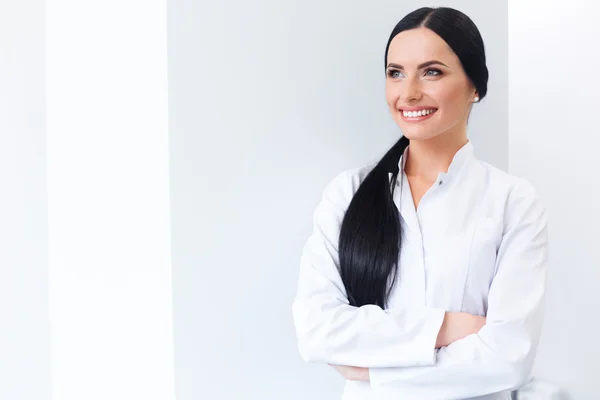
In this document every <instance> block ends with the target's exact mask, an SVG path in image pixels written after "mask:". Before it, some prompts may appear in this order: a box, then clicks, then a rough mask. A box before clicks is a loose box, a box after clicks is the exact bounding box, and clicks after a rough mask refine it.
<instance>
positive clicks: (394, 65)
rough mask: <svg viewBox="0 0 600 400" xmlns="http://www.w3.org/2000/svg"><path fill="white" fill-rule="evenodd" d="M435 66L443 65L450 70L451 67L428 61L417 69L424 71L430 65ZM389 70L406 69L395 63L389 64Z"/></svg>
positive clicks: (435, 61) (439, 62)
mask: <svg viewBox="0 0 600 400" xmlns="http://www.w3.org/2000/svg"><path fill="white" fill-rule="evenodd" d="M435 64H439V65H443V66H444V67H446V68H450V67H448V66H447V65H446V64H444V63H443V62H441V61H437V60H431V61H427V62H424V63H422V64H419V65H418V67H417V69H422V68H425V67H429V66H430V65H435ZM388 68H397V69H404V67H403V66H402V65H400V64H394V63H389V64H388Z"/></svg>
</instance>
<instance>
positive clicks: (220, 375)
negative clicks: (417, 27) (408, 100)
mask: <svg viewBox="0 0 600 400" xmlns="http://www.w3.org/2000/svg"><path fill="white" fill-rule="evenodd" d="M590 4H591V1H584V0H574V1H572V2H570V3H569V7H565V5H564V3H558V2H557V3H548V2H543V3H542V2H541V1H535V0H530V1H518V2H517V1H512V2H510V4H509V7H508V8H507V6H506V3H505V2H491V3H490V2H488V3H485V4H483V3H482V2H476V1H460V2H459V1H452V2H449V3H446V4H445V5H450V6H453V7H456V8H459V9H461V10H463V11H464V12H466V13H467V14H468V15H469V16H471V17H472V19H473V20H474V21H475V22H476V24H477V25H478V27H479V28H480V30H481V32H482V34H483V37H484V41H485V43H486V50H487V55H488V64H489V68H490V85H489V93H488V97H487V98H486V99H485V100H484V101H483V102H482V103H481V104H479V105H477V107H476V108H475V110H474V112H473V114H472V117H471V124H470V127H469V134H470V137H471V139H472V140H473V142H474V144H475V148H476V151H477V154H478V156H479V157H481V158H482V159H484V160H486V161H489V162H491V163H492V164H494V165H497V166H499V167H501V168H508V169H509V170H510V171H511V172H513V173H515V174H517V175H521V176H524V177H526V178H527V179H529V180H530V181H531V182H532V183H533V184H534V185H535V186H536V187H537V188H538V189H539V191H540V193H541V194H542V196H543V198H544V199H545V200H546V203H547V204H548V207H549V211H550V217H551V229H550V235H551V246H552V247H551V254H550V275H549V292H548V312H547V318H546V325H545V330H544V334H543V337H542V344H541V348H540V354H539V357H538V362H537V364H536V367H535V373H536V375H537V376H538V377H542V378H545V379H547V380H549V381H550V382H552V383H555V384H557V385H559V386H561V387H563V388H565V389H567V390H568V391H569V393H570V395H571V398H572V399H584V400H585V399H589V400H594V399H597V398H598V397H600V386H599V385H597V384H596V382H595V379H596V375H597V368H596V367H595V360H596V359H598V356H599V354H598V353H599V352H600V351H599V350H598V349H597V348H596V346H595V343H596V338H597V336H598V332H599V331H600V329H599V328H598V325H597V323H596V321H595V315H596V314H597V312H596V311H597V309H598V305H599V303H600V301H599V300H598V296H597V295H596V293H597V292H598V289H597V286H598V282H599V281H600V279H599V278H600V276H599V273H598V265H599V262H598V261H599V258H600V256H598V253H597V252H596V251H594V245H595V244H596V243H595V240H594V239H595V238H598V237H600V228H599V227H600V221H599V219H600V216H599V214H600V212H599V211H598V206H597V204H598V200H600V199H599V195H598V191H597V190H598V188H599V187H600V185H598V184H597V183H596V181H595V176H594V175H595V172H594V165H593V164H592V163H593V162H594V160H595V155H596V154H595V152H594V150H595V149H596V148H597V146H598V143H597V141H596V140H595V132H596V131H597V125H596V120H597V117H596V113H595V112H594V111H593V110H595V109H597V108H598V106H599V105H600V104H599V101H598V97H597V93H598V92H599V91H600V86H599V84H598V80H597V79H596V76H595V74H596V71H597V70H598V67H599V66H600V65H599V64H600V62H599V59H598V56H597V54H596V52H595V49H596V47H597V43H596V40H597V38H598V37H600V32H599V28H598V25H597V24H595V21H594V20H593V13H592V12H590V8H589V7H590ZM422 5H425V4H423V3H419V2H413V3H412V4H411V6H407V5H405V4H403V5H398V4H397V2H392V1H381V2H376V3H372V4H368V3H364V2H358V1H354V2H348V1H346V2H341V1H337V2H326V3H324V2H317V1H305V2H300V1H294V2H291V1H290V2H270V1H266V0H263V1H256V2H242V1H229V2H220V3H217V2H212V3H208V2H199V1H191V0H187V1H186V0H169V1H168V3H167V2H166V0H165V1H150V2H149V1H141V0H120V1H112V2H111V1H107V2H103V3H102V5H100V6H99V5H98V4H96V5H94V6H92V3H88V2H82V1H80V0H79V1H74V0H73V1H67V0H48V1H46V2H45V3H44V2H42V1H39V0H22V1H18V2H14V1H13V2H9V1H1V2H0V104H1V107H0V243H1V244H0V354H2V356H1V357H0V399H2V400H4V399H10V400H21V399H23V400H29V399H35V400H38V399H42V400H49V399H51V398H53V399H55V400H71V399H78V400H79V399H81V398H86V400H87V399H96V398H98V399H100V398H102V399H104V398H111V399H128V400H129V399H132V398H144V399H150V400H152V399H157V400H158V399H161V400H162V399H168V398H174V396H175V393H176V394H177V399H178V400H188V399H198V398H214V399H226V400H229V399H240V398H244V399H281V398H286V399H292V400H293V399H305V398H311V399H335V398H338V396H339V393H340V390H341V387H342V384H343V382H342V380H341V378H340V377H338V376H337V375H336V374H335V373H334V372H333V371H332V370H331V369H330V368H328V367H325V366H315V365H307V364H304V363H303V362H302V361H301V360H300V358H299V355H298V353H297V350H296V347H295V346H296V344H295V338H294V336H293V330H292V323H291V308H290V307H291V301H292V298H293V295H294V290H295V279H296V273H297V268H298V262H299V255H300V250H301V246H302V245H303V243H304V240H305V239H306V237H307V235H308V234H309V231H310V228H311V227H310V221H311V220H310V218H311V215H312V211H313V209H314V206H315V205H316V202H317V201H318V198H319V196H320V192H321V190H322V189H323V187H324V185H325V184H326V183H327V182H328V181H329V180H330V179H331V178H332V177H333V176H334V175H335V174H336V173H338V172H339V171H341V170H343V169H345V168H348V167H353V166H356V165H360V164H363V163H365V162H368V161H371V160H373V159H375V158H379V157H380V156H381V154H382V153H383V152H384V151H385V150H386V149H387V148H388V147H389V146H390V145H391V144H392V143H393V142H394V141H395V140H396V139H397V137H398V135H399V131H398V130H397V127H396V126H395V124H394V123H393V121H392V120H391V118H389V116H388V112H387V109H386V105H385V100H384V96H383V94H384V93H383V83H384V80H383V77H384V75H383V53H384V46H385V43H386V41H387V38H388V35H389V33H390V31H391V29H392V28H393V26H394V25H395V23H396V22H397V21H398V20H399V19H400V18H401V17H402V16H403V15H404V14H406V13H407V12H409V11H411V10H413V9H415V8H418V7H420V6H422ZM426 5H431V4H426ZM167 12H168V13H167ZM507 13H508V18H507ZM44 16H46V21H50V22H51V23H50V24H49V25H48V26H46V23H45V18H44ZM167 22H168V32H167ZM44 33H46V34H47V35H46V37H44ZM167 33H168V35H167ZM507 38H508V39H509V40H508V41H507ZM167 39H168V41H167ZM167 44H168V54H167ZM507 54H508V56H507ZM167 55H168V60H167ZM167 62H168V64H167ZM167 67H168V70H167ZM507 76H510V79H509V80H508V79H507ZM167 78H168V86H167ZM46 88H48V91H47V90H46ZM167 88H168V91H169V96H168V98H167ZM167 111H168V115H167ZM507 116H508V118H507ZM167 118H168V119H167ZM167 124H168V125H167ZM167 127H168V131H167ZM507 132H508V135H507ZM167 134H168V136H167ZM47 135H48V136H47ZM169 157H170V158H169ZM47 177H48V179H47ZM74 177H77V178H79V177H81V180H80V181H79V182H80V184H77V185H76V184H74V181H73V179H74ZM82 188H83V189H84V190H83V191H82V190H81V189H82ZM169 197H170V199H169ZM169 216H170V224H169ZM48 219H50V224H48ZM74 228H76V229H74ZM169 255H170V257H169ZM171 266H172V269H171ZM171 276H172V279H173V281H172V286H171ZM57 285H58V286H57ZM49 286H50V287H53V288H54V291H50V290H49ZM171 289H172V290H173V292H172V293H171ZM171 302H172V303H171ZM82 321H83V322H84V323H83V324H82ZM171 329H172V330H173V337H171ZM173 347H174V350H173ZM51 349H53V351H52V358H51V357H50V355H51ZM51 378H52V379H51ZM173 379H174V381H173ZM51 390H52V391H53V392H52V393H51ZM52 395H53V396H52ZM140 396H141V397H140Z"/></svg>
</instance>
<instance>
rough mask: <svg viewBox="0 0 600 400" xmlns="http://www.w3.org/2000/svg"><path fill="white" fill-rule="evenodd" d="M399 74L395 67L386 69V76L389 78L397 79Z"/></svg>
mask: <svg viewBox="0 0 600 400" xmlns="http://www.w3.org/2000/svg"><path fill="white" fill-rule="evenodd" d="M400 75H402V72H400V71H398V70H397V69H388V72H387V76H389V77H390V78H392V79H398V78H400Z"/></svg>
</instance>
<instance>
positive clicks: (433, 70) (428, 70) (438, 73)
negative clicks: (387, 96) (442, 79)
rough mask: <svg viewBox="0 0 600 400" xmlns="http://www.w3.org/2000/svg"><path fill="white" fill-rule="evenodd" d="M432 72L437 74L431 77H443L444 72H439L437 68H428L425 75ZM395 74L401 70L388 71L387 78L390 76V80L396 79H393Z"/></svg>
mask: <svg viewBox="0 0 600 400" xmlns="http://www.w3.org/2000/svg"><path fill="white" fill-rule="evenodd" d="M430 71H432V72H436V74H435V75H429V76H441V75H442V71H440V70H439V69H437V68H427V69H426V70H425V73H426V74H427V73H428V72H430ZM395 72H400V71H399V70H397V69H389V70H388V73H387V76H389V77H390V78H394V77H393V74H394V73H395Z"/></svg>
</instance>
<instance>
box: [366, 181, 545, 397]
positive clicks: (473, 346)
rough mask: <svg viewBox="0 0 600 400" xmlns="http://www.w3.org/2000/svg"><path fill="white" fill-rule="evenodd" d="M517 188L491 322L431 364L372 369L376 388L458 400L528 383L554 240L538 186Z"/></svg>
mask: <svg viewBox="0 0 600 400" xmlns="http://www.w3.org/2000/svg"><path fill="white" fill-rule="evenodd" d="M517 188H518V189H517V190H513V193H512V194H511V196H509V200H508V201H507V207H506V210H507V213H508V214H507V217H505V218H506V219H507V221H506V223H505V230H504V234H503V238H502V242H501V244H500V247H499V249H498V255H497V258H496V276H495V277H494V279H493V281H492V284H491V287H490V292H489V297H488V310H487V315H486V317H487V321H486V325H485V326H484V327H483V328H482V329H481V330H480V331H479V332H478V333H477V334H473V335H469V336H467V337H466V338H464V339H461V340H458V341H456V342H454V343H452V344H451V345H449V346H447V347H444V348H441V349H440V350H439V351H438V352H437V359H436V363H435V365H433V366H428V367H424V368H373V369H370V371H369V372H370V380H371V386H372V387H373V388H388V387H390V388H399V389H402V390H403V391H402V393H407V394H409V393H411V391H412V390H418V393H419V394H420V395H427V396H426V397H427V398H444V399H458V398H470V397H475V396H481V395H485V394H490V393H495V392H500V391H504V390H511V389H515V388H518V387H519V386H521V385H522V384H524V383H525V382H526V381H527V379H528V378H529V374H530V372H531V369H532V366H533V361H534V358H535V354H536V349H537V346H538V341H539V336H540V333H541V328H542V320H543V313H544V307H543V306H544V297H545V285H546V264H547V257H548V238H547V236H548V235H547V217H546V210H545V207H544V206H543V205H542V204H541V202H540V200H539V198H538V197H537V194H536V193H535V191H534V189H533V187H532V186H531V185H530V184H529V183H527V182H521V183H520V184H519V185H518V186H517ZM382 390H384V389H382ZM409 397H410V396H409Z"/></svg>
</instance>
